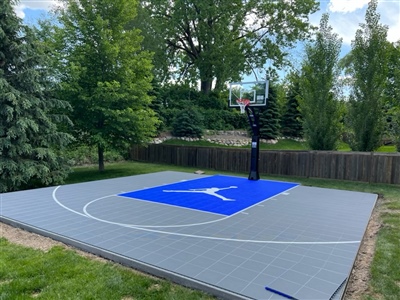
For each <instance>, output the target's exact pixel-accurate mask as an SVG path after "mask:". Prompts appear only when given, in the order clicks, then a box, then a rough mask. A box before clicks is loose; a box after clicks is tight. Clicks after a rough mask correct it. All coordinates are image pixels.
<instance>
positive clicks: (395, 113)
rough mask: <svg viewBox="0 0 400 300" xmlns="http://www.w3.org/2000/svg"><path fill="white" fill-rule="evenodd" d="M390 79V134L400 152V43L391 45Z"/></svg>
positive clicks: (387, 88)
mask: <svg viewBox="0 0 400 300" xmlns="http://www.w3.org/2000/svg"><path fill="white" fill-rule="evenodd" d="M388 46H389V59H388V79H387V87H386V98H387V102H386V107H387V112H388V118H387V119H388V121H389V122H388V133H389V135H390V137H391V138H392V139H393V140H394V141H395V144H396V147H397V151H398V152H400V41H397V42H396V43H393V44H389V45H388Z"/></svg>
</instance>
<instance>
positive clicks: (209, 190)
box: [163, 186, 237, 201]
mask: <svg viewBox="0 0 400 300" xmlns="http://www.w3.org/2000/svg"><path fill="white" fill-rule="evenodd" d="M236 188H237V186H230V187H226V188H217V187H212V188H204V189H190V190H163V192H167V193H204V194H207V195H210V196H214V197H217V198H220V199H222V200H224V201H235V200H234V199H229V198H225V197H224V196H222V195H218V194H217V192H219V191H222V190H229V189H236Z"/></svg>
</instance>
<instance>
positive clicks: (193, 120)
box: [172, 109, 203, 138]
mask: <svg viewBox="0 0 400 300" xmlns="http://www.w3.org/2000/svg"><path fill="white" fill-rule="evenodd" d="M202 125H203V116H202V115H201V113H199V112H198V111H196V110H194V109H188V110H182V111H181V112H180V113H179V114H178V115H177V116H176V118H175V120H174V122H173V124H172V134H173V135H174V136H178V137H183V136H187V137H198V138H200V137H201V136H202V134H203V126H202Z"/></svg>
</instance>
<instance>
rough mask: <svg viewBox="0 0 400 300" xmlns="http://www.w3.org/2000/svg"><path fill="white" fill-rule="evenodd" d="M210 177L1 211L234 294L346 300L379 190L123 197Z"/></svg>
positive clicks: (100, 190) (15, 200) (4, 199)
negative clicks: (205, 208) (223, 207)
mask: <svg viewBox="0 0 400 300" xmlns="http://www.w3.org/2000/svg"><path fill="white" fill-rule="evenodd" d="M202 177H204V175H196V174H189V173H181V172H160V173H154V174H147V175H138V176H131V177H123V178H117V179H109V180H102V181H96V182H88V183H80V184H72V185H64V186H59V187H49V188H43V189H37V190H29V191H21V192H14V193H6V194H2V195H1V196H0V201H1V203H0V204H1V206H0V212H1V214H0V219H1V221H3V222H6V223H10V224H13V225H15V226H20V227H23V228H26V229H28V230H31V231H35V232H39V233H41V234H44V235H47V236H50V237H52V238H55V239H58V240H61V241H63V242H66V243H69V244H71V245H73V246H76V247H79V248H82V249H84V250H87V251H90V252H93V253H96V254H98V255H102V256H104V257H107V258H110V259H113V260H115V261H118V262H121V263H124V264H126V265H129V266H132V267H135V268H139V269H142V270H144V271H146V272H150V273H153V274H155V275H157V276H163V277H167V278H169V279H171V280H174V281H176V282H178V283H182V284H185V285H188V286H191V287H195V288H200V289H203V290H205V291H207V292H210V293H213V294H215V295H217V296H220V297H224V298H227V299H287V296H291V297H294V298H296V299H302V300H303V299H309V300H322V299H340V298H341V296H342V293H343V291H344V289H343V286H344V283H345V282H346V280H347V277H348V276H349V273H350V271H351V268H352V265H353V263H354V260H355V257H356V254H357V251H358V249H359V246H360V241H361V239H362V237H363V235H364V232H365V229H366V226H367V224H368V220H369V218H370V215H371V213H372V210H373V207H374V205H375V202H376V199H377V196H376V195H373V194H367V193H359V192H349V191H339V190H332V189H322V188H312V187H305V186H297V187H295V188H293V189H291V190H289V191H288V192H286V193H282V194H279V195H276V196H274V197H273V198H271V199H267V200H266V201H263V202H261V203H259V204H258V205H255V206H253V207H250V208H248V209H246V210H244V211H242V212H239V213H237V214H235V215H232V216H223V215H218V214H212V213H206V212H200V211H196V210H190V209H185V208H181V207H174V206H170V205H164V204H158V203H153V202H148V201H140V200H135V199H129V198H124V197H118V196H117V194H120V193H123V192H129V191H134V190H139V189H143V188H149V187H152V186H160V185H165V184H170V183H175V182H179V181H182V180H192V179H196V178H202ZM285 296H286V297H285Z"/></svg>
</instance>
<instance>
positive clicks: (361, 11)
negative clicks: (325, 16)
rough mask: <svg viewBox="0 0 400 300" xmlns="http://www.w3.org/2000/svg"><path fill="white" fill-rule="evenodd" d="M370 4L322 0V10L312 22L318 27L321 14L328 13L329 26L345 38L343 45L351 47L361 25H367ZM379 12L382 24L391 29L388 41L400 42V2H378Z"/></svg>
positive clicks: (353, 0)
mask: <svg viewBox="0 0 400 300" xmlns="http://www.w3.org/2000/svg"><path fill="white" fill-rule="evenodd" d="M368 3H369V0H328V1H324V0H322V1H321V10H320V11H319V12H318V13H316V14H315V15H314V16H312V18H311V19H310V20H311V21H312V22H313V24H315V25H318V24H319V20H320V18H321V14H322V13H323V12H328V13H329V24H330V25H331V26H332V28H333V30H334V31H335V32H336V33H337V34H338V35H339V36H340V37H341V38H343V45H344V46H350V44H351V41H352V40H354V38H355V34H356V31H357V29H359V28H360V24H361V23H365V12H366V10H367V7H368ZM377 12H378V13H379V14H380V23H381V24H383V25H387V26H388V27H389V30H388V40H389V41H390V42H394V41H398V40H400V0H380V1H378V7H377ZM317 19H318V20H317Z"/></svg>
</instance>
